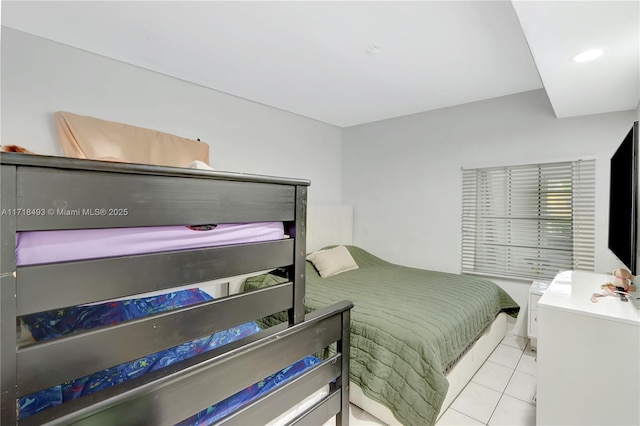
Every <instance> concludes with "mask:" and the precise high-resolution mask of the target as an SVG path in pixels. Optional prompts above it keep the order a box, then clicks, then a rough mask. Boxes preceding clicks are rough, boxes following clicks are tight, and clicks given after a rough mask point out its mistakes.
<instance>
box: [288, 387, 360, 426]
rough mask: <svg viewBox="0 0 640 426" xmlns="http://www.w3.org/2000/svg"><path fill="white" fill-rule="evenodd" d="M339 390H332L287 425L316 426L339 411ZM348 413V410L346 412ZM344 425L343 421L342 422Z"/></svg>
mask: <svg viewBox="0 0 640 426" xmlns="http://www.w3.org/2000/svg"><path fill="white" fill-rule="evenodd" d="M341 397H342V395H341V393H340V390H336V391H333V392H332V393H331V394H329V395H328V396H327V397H325V398H324V399H323V400H322V401H320V402H318V403H317V404H315V405H314V406H313V407H312V408H310V409H309V410H308V411H306V412H305V413H303V414H301V415H300V416H299V417H298V418H296V419H294V420H293V421H292V422H291V423H289V424H288V425H287V426H294V425H295V426H318V425H321V424H323V423H324V422H325V421H326V420H327V419H330V418H331V417H333V416H335V415H336V414H338V413H339V412H340V399H341ZM347 413H348V412H347ZM342 424H343V425H344V423H342Z"/></svg>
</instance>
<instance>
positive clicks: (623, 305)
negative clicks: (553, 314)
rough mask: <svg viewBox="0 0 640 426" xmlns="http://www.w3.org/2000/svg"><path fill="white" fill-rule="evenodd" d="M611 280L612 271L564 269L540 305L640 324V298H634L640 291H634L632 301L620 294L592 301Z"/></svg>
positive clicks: (540, 306)
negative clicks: (624, 299) (595, 294)
mask: <svg viewBox="0 0 640 426" xmlns="http://www.w3.org/2000/svg"><path fill="white" fill-rule="evenodd" d="M611 282H613V277H612V276H611V275H605V274H595V273H593V272H584V271H565V272H560V273H559V274H558V275H556V277H555V278H554V279H553V281H552V282H551V284H550V285H549V287H548V288H547V291H545V293H544V295H543V296H542V297H541V298H540V301H539V302H538V307H539V308H542V309H556V310H563V311H572V312H574V313H576V314H580V315H586V316H594V317H599V318H603V319H606V320H610V321H615V322H622V323H627V324H631V325H635V326H638V327H640V300H631V298H635V297H640V292H636V293H632V294H630V295H629V296H628V298H629V299H630V300H629V301H628V302H622V301H621V300H620V298H619V297H618V296H606V297H598V298H596V299H595V300H597V302H596V303H594V302H592V301H591V298H592V296H593V294H594V293H601V292H602V291H603V289H602V288H601V286H602V285H603V284H607V283H611Z"/></svg>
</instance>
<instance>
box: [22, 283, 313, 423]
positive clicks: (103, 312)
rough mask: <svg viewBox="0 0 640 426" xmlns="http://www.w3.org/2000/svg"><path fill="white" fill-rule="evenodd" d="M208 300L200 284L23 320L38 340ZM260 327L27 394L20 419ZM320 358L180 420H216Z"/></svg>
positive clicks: (224, 333) (246, 327) (205, 339)
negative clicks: (156, 294)
mask: <svg viewBox="0 0 640 426" xmlns="http://www.w3.org/2000/svg"><path fill="white" fill-rule="evenodd" d="M208 300H212V298H211V296H209V295H208V294H207V293H204V292H202V291H200V290H198V289H190V290H183V291H178V292H173V293H168V294H164V295H160V296H155V297H148V298H141V299H130V300H124V301H117V302H108V303H103V304H98V305H91V306H76V307H72V308H68V309H59V310H56V311H49V312H41V313H37V314H33V315H27V316H24V317H23V318H22V319H23V321H24V322H25V324H26V325H27V326H28V327H29V329H30V330H31V334H32V335H33V337H34V338H35V339H36V340H38V341H44V340H48V339H52V338H56V337H61V336H64V335H67V334H69V333H72V332H74V331H78V330H87V329H91V328H94V327H99V326H103V325H109V324H116V323H119V322H122V321H128V320H131V319H135V318H141V317H144V316H147V315H151V314H155V313H159V312H164V311H168V310H171V309H175V308H179V307H183V306H189V305H193V304H195V303H201V302H205V301H208ZM260 330H261V329H260V327H258V325H257V324H256V323H255V322H253V321H252V322H248V323H246V324H242V325H239V326H237V327H233V328H230V329H228V330H225V331H221V332H218V333H215V334H212V335H210V336H206V337H203V338H200V339H196V340H193V341H191V342H188V343H183V344H181V345H178V346H175V347H173V348H170V349H166V350H164V351H160V352H157V353H155V354H151V355H148V356H145V357H142V358H139V359H137V360H135V361H132V362H128V363H124V364H121V365H118V366H115V367H112V368H108V369H106V370H103V371H99V372H97V373H95V374H92V375H90V376H85V377H81V378H79V379H76V380H72V381H70V382H67V383H63V384H60V385H57V386H54V387H52V388H49V389H45V390H42V391H40V392H37V393H35V394H30V395H26V396H23V397H22V398H20V399H19V400H18V410H19V418H20V419H23V418H26V417H28V416H31V415H33V414H35V413H38V412H41V411H43V410H46V409H48V408H51V407H55V406H58V405H60V404H63V403H64V402H67V401H71V400H74V399H76V398H79V397H81V396H85V395H89V394H91V393H93V392H97V391H100V390H102V389H106V388H108V387H110V386H114V385H117V384H118V383H122V382H124V381H126V380H129V379H133V378H136V377H139V376H141V375H143V374H145V373H147V372H150V371H154V370H158V369H160V368H163V367H166V366H168V365H171V364H174V363H176V362H179V361H182V360H184V359H187V358H190V357H193V356H195V355H197V354H199V353H202V352H206V351H209V350H211V349H214V348H217V347H219V346H222V345H225V344H227V343H230V342H233V341H235V340H238V339H241V338H243V337H245V336H248V335H251V334H254V333H257V332H259V331H260ZM318 362H319V360H318V359H317V358H315V357H312V356H310V357H306V358H304V359H302V360H300V361H297V362H296V363H294V364H292V365H291V366H289V367H287V368H285V369H283V370H281V371H279V372H277V373H275V374H272V375H271V376H269V377H266V378H265V379H264V380H262V381H260V382H259V383H256V384H255V385H253V386H250V387H249V388H247V389H244V390H243V391H241V392H239V393H237V394H235V395H233V396H231V397H229V398H227V399H226V400H224V401H222V402H220V403H218V404H216V405H214V406H212V407H209V408H208V409H206V410H204V411H202V412H200V413H198V414H196V415H195V416H193V417H191V418H189V419H187V420H185V421H184V422H183V423H180V424H181V425H187V424H192V425H208V424H211V423H213V422H215V421H217V420H218V419H221V418H222V417H224V416H226V415H227V414H229V413H232V412H233V411H235V410H236V409H238V408H239V407H241V406H243V405H245V404H247V403H248V402H250V401H252V400H254V399H256V398H258V397H260V396H261V395H263V394H265V393H266V392H268V391H269V390H271V389H273V388H274V387H277V386H278V385H279V384H281V383H283V382H284V381H286V380H288V379H290V378H292V377H294V376H296V375H298V374H300V373H301V372H303V371H304V370H306V369H307V368H308V367H310V366H312V365H314V364H317V363H318ZM212 385H213V384H212Z"/></svg>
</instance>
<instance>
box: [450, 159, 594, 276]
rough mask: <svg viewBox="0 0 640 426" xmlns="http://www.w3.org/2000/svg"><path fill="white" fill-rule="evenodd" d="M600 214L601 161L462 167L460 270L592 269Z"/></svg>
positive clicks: (549, 272)
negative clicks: (598, 166)
mask: <svg viewBox="0 0 640 426" xmlns="http://www.w3.org/2000/svg"><path fill="white" fill-rule="evenodd" d="M594 216H595V160H580V161H574V162H564V163H547V164H531V165H525V166H513V167H493V168H483V169H468V170H464V172H463V188H462V272H463V273H470V274H481V275H491V276H502V277H512V278H527V279H529V278H531V279H535V278H546V279H550V278H553V277H554V276H555V275H556V274H557V273H558V272H559V271H561V270H571V269H582V270H589V271H593V268H594V237H595V220H594Z"/></svg>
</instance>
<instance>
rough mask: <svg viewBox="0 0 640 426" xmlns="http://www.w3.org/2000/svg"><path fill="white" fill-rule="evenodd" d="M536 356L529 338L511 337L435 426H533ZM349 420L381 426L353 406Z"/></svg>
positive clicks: (507, 338) (502, 344)
mask: <svg viewBox="0 0 640 426" xmlns="http://www.w3.org/2000/svg"><path fill="white" fill-rule="evenodd" d="M535 357H536V353H535V352H534V351H532V350H531V346H530V342H529V340H528V339H526V338H524V337H519V336H514V335H511V334H508V335H507V336H506V337H505V338H504V340H503V341H502V342H501V343H500V345H498V347H497V348H496V349H495V350H494V351H493V353H492V354H491V355H490V356H489V358H488V359H487V360H486V361H485V363H484V364H483V365H482V367H481V368H480V370H478V372H477V373H476V374H475V376H474V377H473V378H472V379H471V382H469V384H468V385H467V386H466V387H465V388H464V389H463V391H462V392H461V393H460V395H458V397H457V398H456V399H455V400H454V401H453V403H452V404H451V406H450V407H449V408H448V409H447V411H445V413H444V414H443V416H442V417H441V418H440V420H439V421H438V422H437V423H436V426H464V425H486V426H494V425H495V426H498V425H509V426H534V425H535V424H536V407H535V405H534V404H535V402H534V397H535V394H536V373H537V371H536V362H535ZM349 417H350V424H352V425H356V426H377V425H382V423H380V422H379V421H377V420H376V419H375V418H374V417H371V416H369V415H368V414H367V413H365V412H363V411H362V410H360V409H359V408H358V407H355V406H353V405H352V406H351V413H350V416H349Z"/></svg>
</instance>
